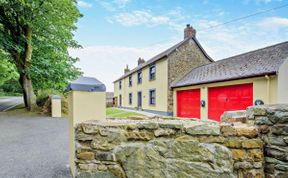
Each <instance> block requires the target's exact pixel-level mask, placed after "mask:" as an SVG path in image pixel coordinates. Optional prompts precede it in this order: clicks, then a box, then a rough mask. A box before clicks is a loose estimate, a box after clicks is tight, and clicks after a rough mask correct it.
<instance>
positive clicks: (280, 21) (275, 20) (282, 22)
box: [258, 17, 288, 30]
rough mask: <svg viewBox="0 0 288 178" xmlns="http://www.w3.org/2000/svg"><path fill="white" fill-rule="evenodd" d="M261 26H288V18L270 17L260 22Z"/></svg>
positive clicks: (270, 27) (274, 28)
mask: <svg viewBox="0 0 288 178" xmlns="http://www.w3.org/2000/svg"><path fill="white" fill-rule="evenodd" d="M258 25H259V26H260V27H263V28H268V29H273V30H278V29H280V28H284V27H288V18H281V17H268V18H265V19H264V20H262V21H261V22H260V23H258Z"/></svg>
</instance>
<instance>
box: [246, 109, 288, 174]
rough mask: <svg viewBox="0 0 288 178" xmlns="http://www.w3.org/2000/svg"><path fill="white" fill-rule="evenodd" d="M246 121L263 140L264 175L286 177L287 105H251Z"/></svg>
mask: <svg viewBox="0 0 288 178" xmlns="http://www.w3.org/2000/svg"><path fill="white" fill-rule="evenodd" d="M247 118H248V122H250V124H251V125H255V126H256V127H257V130H258V132H259V137H260V139H261V140H263V142H264V157H265V165H264V171H265V177H267V178H287V177H288V105H270V106H259V107H253V108H252V107H251V108H249V109H248V110H247Z"/></svg>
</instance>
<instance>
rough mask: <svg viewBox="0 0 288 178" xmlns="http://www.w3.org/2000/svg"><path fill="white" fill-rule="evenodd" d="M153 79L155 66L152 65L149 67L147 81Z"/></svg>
mask: <svg viewBox="0 0 288 178" xmlns="http://www.w3.org/2000/svg"><path fill="white" fill-rule="evenodd" d="M155 78H156V66H155V64H154V65H151V66H150V67H149V80H155Z"/></svg>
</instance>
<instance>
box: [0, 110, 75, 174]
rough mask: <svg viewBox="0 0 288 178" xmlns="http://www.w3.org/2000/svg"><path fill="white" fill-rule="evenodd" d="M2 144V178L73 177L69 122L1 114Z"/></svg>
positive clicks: (0, 166)
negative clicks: (69, 151) (69, 155)
mask: <svg viewBox="0 0 288 178" xmlns="http://www.w3.org/2000/svg"><path fill="white" fill-rule="evenodd" d="M0 141H1V142H0V155H1V159H0V177H5V178H14V177H15V178H24V177H25V178H26V177H27V178H28V177H29V178H38V177H39V178H50V177H51V178H62V177H63V178H64V177H65V178H66V177H71V175H70V170H69V168H68V119H63V118H60V119H56V118H49V117H45V116H35V115H34V116H31V115H26V114H24V115H23V114H21V115H11V114H5V113H1V114H0Z"/></svg>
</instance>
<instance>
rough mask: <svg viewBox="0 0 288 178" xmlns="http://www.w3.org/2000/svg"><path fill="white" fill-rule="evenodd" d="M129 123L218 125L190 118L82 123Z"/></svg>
mask: <svg viewBox="0 0 288 178" xmlns="http://www.w3.org/2000/svg"><path fill="white" fill-rule="evenodd" d="M129 123H135V124H146V123H157V124H171V125H179V124H183V125H204V124H205V125H219V123H214V122H202V121H195V120H190V119H183V120H172V119H171V120H166V119H157V120H156V119H155V120H152V119H146V120H129V119H106V120H89V121H85V122H83V124H85V125H87V124H89V125H95V126H97V125H98V126H113V125H115V126H116V125H125V124H129Z"/></svg>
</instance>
